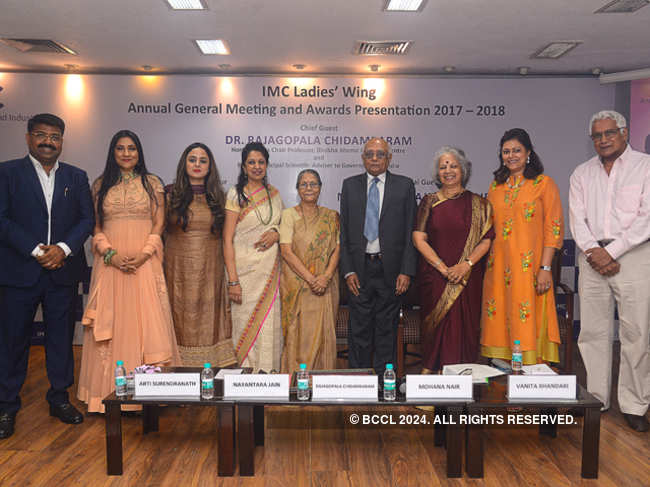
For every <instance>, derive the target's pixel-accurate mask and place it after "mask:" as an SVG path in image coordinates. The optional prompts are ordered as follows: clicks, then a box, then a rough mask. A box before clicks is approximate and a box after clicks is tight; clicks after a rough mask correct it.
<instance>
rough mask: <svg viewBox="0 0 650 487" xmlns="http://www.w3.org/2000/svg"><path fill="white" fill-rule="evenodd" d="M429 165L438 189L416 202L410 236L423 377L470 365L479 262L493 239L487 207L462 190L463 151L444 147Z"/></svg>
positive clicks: (465, 173)
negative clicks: (415, 265) (416, 255)
mask: <svg viewBox="0 0 650 487" xmlns="http://www.w3.org/2000/svg"><path fill="white" fill-rule="evenodd" d="M434 161H435V163H434V164H435V166H434V177H435V179H436V184H437V185H438V187H440V188H441V189H440V191H438V192H436V193H432V194H427V195H426V196H425V197H424V198H423V199H422V201H421V203H420V206H419V208H418V214H417V222H416V228H415V230H414V232H413V242H414V244H415V247H416V248H417V249H418V250H419V252H420V260H419V264H418V273H417V285H418V291H419V296H420V305H421V309H420V315H421V318H422V335H423V344H422V363H423V373H431V372H437V371H439V370H440V369H442V367H443V366H444V365H449V364H457V363H463V362H475V361H476V359H477V357H478V351H479V334H480V328H479V324H480V318H481V292H482V286H483V274H484V272H485V265H484V262H483V261H482V260H481V259H482V257H483V256H484V255H485V254H486V253H487V251H488V250H489V248H490V244H491V240H492V239H493V238H494V231H493V230H492V208H491V206H490V203H488V201H487V200H485V199H484V198H481V197H480V196H478V195H476V194H474V193H472V192H470V191H467V190H466V189H465V185H466V184H467V180H468V179H469V176H470V172H471V163H470V162H469V161H468V160H467V159H466V157H465V153H464V152H463V151H462V150H460V149H457V148H454V147H449V146H445V147H442V148H441V149H440V150H439V151H438V152H436V155H435V156H434Z"/></svg>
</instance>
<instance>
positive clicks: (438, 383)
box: [406, 374, 472, 400]
mask: <svg viewBox="0 0 650 487" xmlns="http://www.w3.org/2000/svg"><path fill="white" fill-rule="evenodd" d="M406 399H407V400H410V399H472V376H471V375H432V374H424V375H407V376H406Z"/></svg>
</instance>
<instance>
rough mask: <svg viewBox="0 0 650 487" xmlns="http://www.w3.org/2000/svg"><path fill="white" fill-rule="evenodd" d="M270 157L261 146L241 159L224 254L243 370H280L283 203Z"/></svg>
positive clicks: (229, 206) (229, 196)
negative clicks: (270, 178)
mask: <svg viewBox="0 0 650 487" xmlns="http://www.w3.org/2000/svg"><path fill="white" fill-rule="evenodd" d="M268 160H269V153H268V151H267V150H266V148H265V147H264V145H262V144H260V143H259V142H251V143H249V144H247V145H246V146H245V147H244V148H243V150H242V155H241V169H240V173H239V177H238V179H237V185H236V186H235V187H234V188H230V190H229V191H228V194H227V195H226V221H225V224H224V228H223V253H224V258H225V260H226V271H227V272H228V297H229V299H230V301H231V306H232V330H233V333H232V334H233V344H234V346H235V354H236V355H237V362H238V363H239V365H241V366H245V367H253V369H256V370H257V369H262V370H265V371H267V372H268V371H271V370H273V369H275V370H279V369H280V355H281V353H282V327H281V317H280V260H281V259H280V252H279V249H278V245H277V243H278V240H279V239H280V235H279V233H278V227H279V225H280V215H281V213H282V208H283V206H282V198H280V193H279V192H278V190H277V189H276V188H274V187H273V186H271V185H270V184H268V181H267V177H266V170H267V167H268Z"/></svg>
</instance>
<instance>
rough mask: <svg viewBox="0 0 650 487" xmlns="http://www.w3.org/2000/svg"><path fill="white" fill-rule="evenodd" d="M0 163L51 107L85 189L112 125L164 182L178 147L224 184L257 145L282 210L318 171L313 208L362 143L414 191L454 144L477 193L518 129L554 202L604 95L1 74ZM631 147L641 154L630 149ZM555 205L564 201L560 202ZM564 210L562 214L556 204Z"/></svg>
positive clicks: (581, 89)
mask: <svg viewBox="0 0 650 487" xmlns="http://www.w3.org/2000/svg"><path fill="white" fill-rule="evenodd" d="M0 87H2V89H1V90H0V152H1V153H0V160H7V159H12V158H16V157H22V156H24V155H25V154H26V145H25V138H24V134H25V132H26V121H27V119H28V118H29V116H30V115H33V114H35V113H38V112H45V111H47V112H52V113H55V114H58V115H59V116H61V117H62V118H63V119H64V120H65V122H66V132H65V139H64V150H63V154H62V157H61V159H62V160H64V161H67V162H71V163H73V164H76V165H78V166H80V167H82V168H84V169H86V170H87V171H88V174H89V176H90V179H91V182H92V180H94V179H95V178H96V177H97V176H98V175H99V174H100V173H101V171H102V169H103V167H104V164H105V162H106V154H107V148H108V143H109V141H110V139H111V136H112V135H113V134H114V133H115V132H116V131H118V130H120V129H125V128H128V129H130V130H133V131H134V132H136V133H137V134H138V135H139V136H140V138H141V140H142V144H143V148H144V156H145V160H146V163H147V167H148V168H149V170H150V171H151V172H153V173H155V174H157V175H159V176H160V177H161V178H162V179H163V181H164V182H165V183H166V184H169V183H171V182H172V180H173V177H174V174H175V168H176V165H177V164H178V159H179V157H180V154H181V152H182V151H183V149H184V148H185V147H186V146H187V145H189V144H190V143H192V142H195V141H199V142H204V143H206V144H207V145H208V146H209V147H210V148H211V149H212V151H213V152H214V155H215V158H216V161H217V165H218V167H219V171H220V173H221V174H220V175H221V179H222V180H223V181H224V184H225V187H226V188H227V187H230V186H232V185H233V184H234V182H235V181H236V178H237V174H238V171H239V163H240V150H241V148H242V147H243V145H244V144H245V143H246V142H248V141H250V140H259V141H261V142H263V143H264V144H265V145H266V146H267V148H268V149H269V151H270V153H271V156H270V169H269V179H270V182H271V183H272V184H274V185H275V186H277V187H278V188H279V189H280V192H281V194H282V198H283V200H284V203H285V205H286V206H292V205H294V204H296V202H297V192H296V190H295V183H296V175H297V174H298V172H299V171H300V170H301V169H304V168H313V169H316V170H318V171H319V172H320V174H321V176H322V179H323V182H324V185H323V192H322V196H321V203H322V204H323V205H325V206H328V207H331V208H336V209H338V207H339V203H338V193H339V191H340V187H341V182H342V180H343V179H344V178H345V177H347V176H350V175H353V174H357V173H359V172H361V171H362V170H363V167H362V162H361V150H362V147H363V144H364V142H365V141H366V140H367V139H368V138H369V137H371V136H381V137H384V138H385V139H386V140H388V142H389V143H390V145H391V147H392V150H393V160H392V164H391V168H392V170H393V171H394V172H396V173H401V174H405V175H408V176H410V177H412V178H413V179H414V181H415V183H416V190H417V192H418V194H419V195H423V194H425V193H427V192H432V191H435V189H436V187H435V185H434V182H433V178H432V176H431V172H432V165H433V160H432V159H433V158H432V156H433V154H434V152H435V151H436V150H437V149H438V148H439V147H440V146H442V145H454V146H457V147H460V148H462V149H463V150H465V152H466V153H467V156H468V157H469V159H470V160H471V161H472V162H473V169H472V178H471V180H470V182H469V188H470V189H471V190H473V191H475V192H479V193H485V192H486V191H487V188H488V186H489V184H490V182H491V181H492V171H494V170H495V169H496V168H497V165H498V159H497V149H498V144H499V139H500V138H501V136H502V135H503V133H504V131H505V130H507V129H509V128H512V127H523V128H525V129H526V130H528V132H529V133H530V134H531V138H532V140H533V144H534V145H535V148H536V150H537V151H538V153H539V154H540V156H541V158H542V161H543V162H544V165H545V167H546V172H547V174H549V175H550V176H552V177H553V178H555V180H556V181H557V183H558V185H559V187H560V191H561V193H562V196H563V201H564V202H566V196H567V193H568V177H569V175H570V173H571V171H572V170H573V168H574V167H575V166H576V165H577V164H579V163H581V162H583V161H585V160H587V159H588V158H589V157H591V156H592V155H593V148H592V145H591V141H590V140H589V138H588V136H587V129H588V127H587V125H588V121H589V117H590V116H591V115H592V113H594V112H595V111H598V110H601V109H605V108H613V106H614V87H613V86H612V85H607V86H601V85H600V84H599V83H598V81H597V80H595V79H590V78H552V79H548V78H521V79H514V78H512V79H496V78H494V79H492V78H490V79H461V78H453V79H442V78H388V79H379V78H368V79H363V78H348V77H341V78H337V77H323V78H280V77H231V78H226V77H210V76H114V75H87V76H86V75H74V74H71V75H54V74H15V73H2V74H0ZM637 148H641V147H637ZM565 206H566V205H565ZM565 210H566V208H565Z"/></svg>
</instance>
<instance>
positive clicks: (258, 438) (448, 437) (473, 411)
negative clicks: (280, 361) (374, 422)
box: [102, 367, 602, 478]
mask: <svg viewBox="0 0 650 487" xmlns="http://www.w3.org/2000/svg"><path fill="white" fill-rule="evenodd" d="M201 370H202V369H201V368H200V367H168V368H164V369H163V371H164V372H200V371H201ZM215 370H218V369H217V368H215ZM347 372H348V373H349V371H347ZM244 373H250V369H245V371H244ZM293 383H294V386H293V387H291V388H290V395H289V397H287V398H282V399H272V398H268V397H267V398H229V399H225V400H224V399H223V398H222V397H223V380H217V379H215V397H214V398H213V399H201V398H199V397H190V398H185V397H183V398H167V397H165V398H151V397H136V396H133V395H127V396H122V397H117V396H116V395H115V393H111V394H110V395H109V396H107V397H106V398H105V399H104V400H103V401H102V402H103V404H104V406H105V408H106V414H105V418H106V463H107V473H108V475H122V472H123V461H122V423H121V421H122V415H121V406H122V405H126V404H137V405H141V406H142V432H143V434H147V433H150V432H156V431H158V428H159V421H158V416H159V410H160V407H161V406H162V405H169V406H190V407H192V406H201V407H214V408H216V411H217V415H216V416H217V424H216V428H215V429H216V432H215V433H216V435H217V444H218V475H219V476H232V475H233V474H234V471H235V458H236V455H235V447H236V446H237V449H238V454H239V474H240V475H241V476H252V475H254V474H255V465H254V459H255V447H256V446H263V445H264V408H265V406H275V407H278V406H279V407H282V406H290V407H318V408H331V407H341V406H354V407H359V408H360V409H363V410H364V411H367V410H372V409H374V408H377V409H378V410H381V413H384V412H385V411H386V410H387V409H392V408H399V407H404V406H409V407H416V406H434V408H435V412H434V416H433V419H431V420H428V421H429V424H431V427H432V428H433V429H434V445H435V446H437V447H442V446H444V447H446V460H447V477H450V478H455V477H462V455H463V428H465V443H466V445H465V452H466V472H467V474H468V476H469V477H471V478H481V477H483V459H484V451H485V449H486V447H485V441H484V436H485V429H484V427H483V426H482V425H481V424H480V423H476V424H475V423H472V422H469V423H465V422H463V421H460V416H461V415H463V414H465V415H481V414H489V413H494V412H495V411H496V412H498V413H500V414H502V413H503V412H504V411H507V412H510V413H512V412H513V411H514V412H515V413H516V412H517V411H521V412H527V411H531V410H532V411H536V412H538V413H546V414H551V415H553V414H557V409H558V408H572V409H576V408H577V409H581V410H583V411H584V424H583V433H582V477H583V478H597V477H598V456H599V444H598V443H599V437H600V408H601V406H602V403H601V402H600V401H598V400H597V399H596V398H595V397H594V396H592V395H591V394H589V393H588V392H587V391H586V390H585V388H584V387H582V386H581V385H579V384H578V385H577V399H576V400H537V399H528V400H524V401H522V400H519V401H510V400H508V397H507V378H506V377H497V378H494V379H491V380H490V381H489V382H488V383H486V384H475V385H474V399H473V400H467V399H451V400H449V399H447V400H445V399H428V400H407V399H406V398H405V397H404V396H402V395H400V394H398V396H397V400H395V401H384V400H383V399H381V397H382V396H381V391H380V398H379V399H377V400H353V399H346V400H332V399H327V400H324V399H321V400H314V399H311V400H307V401H300V400H298V399H297V398H296V387H295V377H294V380H293ZM235 408H236V409H237V411H235ZM235 413H237V414H235ZM235 418H237V424H235ZM350 423H351V424H350V425H346V427H355V426H354V424H353V423H352V422H351V421H350ZM235 426H237V428H235ZM341 426H342V427H343V425H341ZM358 427H363V426H362V425H359V426H358ZM540 434H547V435H549V436H552V437H554V436H555V435H556V434H557V426H556V425H555V426H552V425H540Z"/></svg>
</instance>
